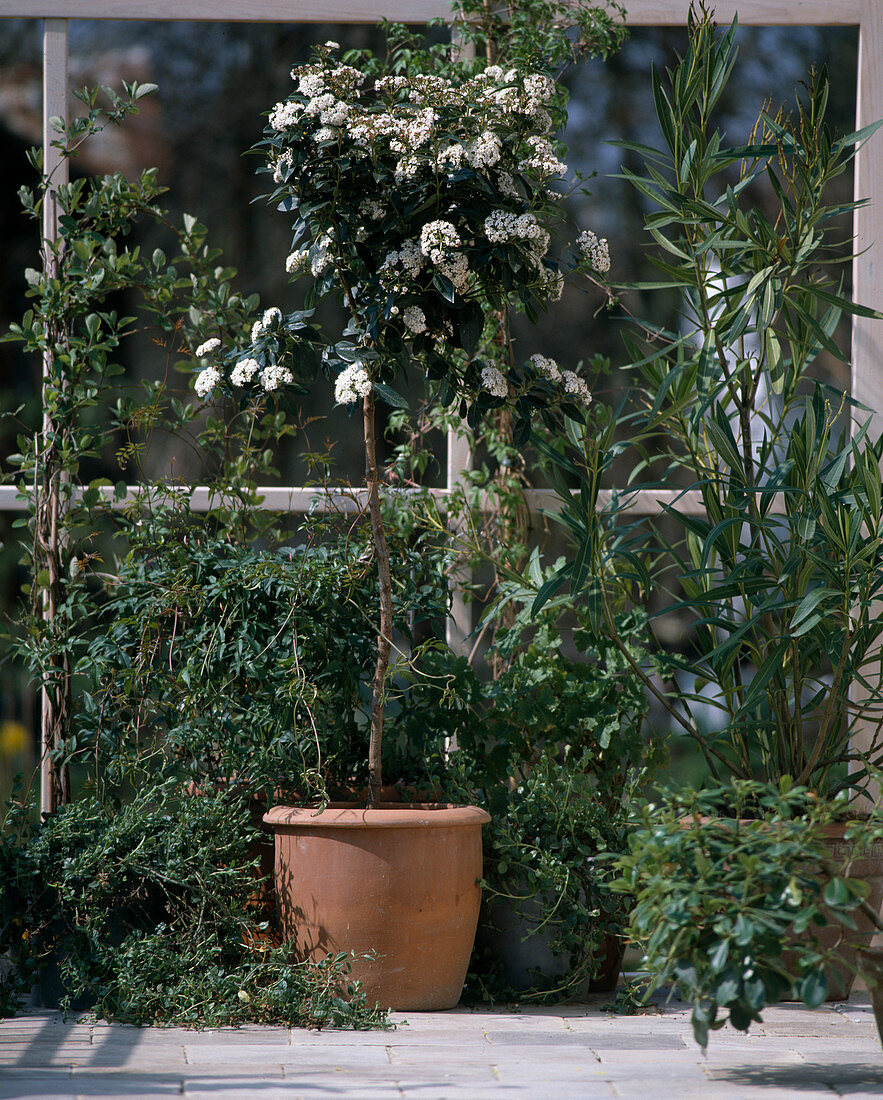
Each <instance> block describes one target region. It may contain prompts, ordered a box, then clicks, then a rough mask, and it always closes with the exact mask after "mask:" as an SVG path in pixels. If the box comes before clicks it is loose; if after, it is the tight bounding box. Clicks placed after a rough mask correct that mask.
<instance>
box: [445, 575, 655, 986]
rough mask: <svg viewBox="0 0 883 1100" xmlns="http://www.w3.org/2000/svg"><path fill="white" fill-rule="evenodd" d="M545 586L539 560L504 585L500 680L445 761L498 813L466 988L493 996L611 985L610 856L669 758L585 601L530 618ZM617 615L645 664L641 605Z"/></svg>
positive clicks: (635, 684) (614, 946) (627, 671)
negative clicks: (643, 791)
mask: <svg viewBox="0 0 883 1100" xmlns="http://www.w3.org/2000/svg"><path fill="white" fill-rule="evenodd" d="M542 582H543V572H542V570H541V568H540V566H539V562H538V560H537V557H536V556H534V558H533V559H532V560H531V562H530V563H529V566H528V569H527V570H526V571H525V574H524V575H523V576H522V577H520V578H518V577H510V579H509V580H508V581H506V582H504V583H502V584H501V586H500V591H499V600H498V604H497V606H496V608H495V609H493V610H494V611H495V612H496V615H497V620H498V621H497V623H496V625H497V628H498V629H497V631H496V633H495V637H494V645H493V647H492V649H491V651H490V652H489V654H488V657H489V658H491V659H492V660H493V661H494V663H496V664H497V666H498V675H497V677H496V679H494V680H492V681H490V682H489V683H488V684H487V685H486V686H485V687H484V689H483V691H482V697H481V698H480V700H479V701H478V702H477V705H476V706H475V708H474V709H475V713H474V720H473V721H472V722H471V723H466V724H465V728H463V729H462V730H460V731H459V732H458V735H457V750H456V751H455V752H453V753H451V754H450V758H449V761H448V764H449V768H450V770H451V771H453V772H454V774H455V775H457V776H458V777H459V779H460V781H461V782H462V783H463V785H464V787H465V789H467V790H478V791H480V792H481V798H482V800H483V802H484V803H485V804H486V805H487V806H488V809H489V810H490V813H491V816H492V822H491V824H490V825H489V826H488V828H487V829H486V830H485V882H484V908H483V916H482V917H481V918H480V921H479V933H478V937H477V940H476V943H477V950H476V956H475V959H474V961H473V965H472V968H471V976H470V988H471V989H475V990H480V991H481V995H482V996H483V997H485V998H487V999H493V1000H501V999H520V1000H526V999H531V1000H542V1001H547V1002H549V1001H552V1002H554V1001H560V1000H566V999H574V998H577V997H580V996H582V995H583V994H585V993H587V992H590V991H593V990H596V991H604V990H605V989H606V990H607V991H609V990H610V989H613V988H615V986H616V983H617V980H618V977H619V968H620V966H619V964H620V962H621V957H622V948H623V940H622V933H623V930H624V927H625V924H626V922H627V918H628V913H627V906H628V901H627V899H626V898H625V897H623V896H622V895H616V894H614V893H612V892H611V891H610V889H609V882H610V880H611V879H612V877H613V874H612V865H611V863H610V862H609V858H608V857H609V855H610V854H611V853H616V852H622V851H624V850H625V835H626V831H627V824H628V821H629V817H630V813H631V805H632V802H633V799H634V798H635V797H636V796H637V792H638V790H639V788H640V787H641V785H642V784H644V783H646V782H647V781H648V780H649V778H650V776H651V775H652V774H653V772H654V770H655V767H656V765H658V763H659V760H660V756H661V755H662V753H661V745H660V743H659V742H658V740H657V739H655V738H654V737H653V736H652V735H651V736H649V737H648V736H647V735H646V733H645V731H644V729H643V725H644V719H645V716H646V711H647V697H646V693H645V692H644V690H643V684H642V683H641V681H640V680H639V679H638V678H637V677H636V676H635V675H634V673H633V672H632V670H631V668H630V667H629V666H628V665H627V664H626V662H625V661H624V660H623V658H622V655H621V654H620V652H619V650H618V648H617V647H616V646H614V645H612V644H611V643H610V641H609V640H608V639H607V638H606V637H605V636H604V634H603V632H599V631H598V630H597V629H596V624H595V623H593V622H592V619H591V616H590V615H589V614H588V613H587V611H586V609H585V608H583V607H580V606H576V607H574V606H573V605H572V603H571V601H570V600H569V599H567V597H565V596H558V597H557V598H556V599H554V600H552V601H550V603H549V604H547V605H546V606H545V608H544V609H543V612H542V614H541V615H540V616H538V618H534V617H533V616H532V615H531V613H530V610H531V605H532V603H533V600H534V597H535V595H536V592H537V589H538V587H539V586H540V585H541V584H542ZM507 610H508V612H509V615H508V616H505V619H506V625H503V624H502V623H501V622H500V621H499V620H501V619H503V618H504V612H506V611H507ZM617 624H618V627H619V630H620V633H621V636H622V638H623V639H624V640H625V641H626V643H627V644H628V645H629V646H630V648H631V650H632V652H633V654H634V655H635V656H636V658H637V659H639V660H641V659H642V658H643V657H644V656H645V651H644V649H643V646H642V636H643V634H644V629H645V623H644V616H643V614H642V613H641V612H635V611H629V610H627V609H625V608H623V609H622V610H621V611H620V612H619V613H618V614H617Z"/></svg>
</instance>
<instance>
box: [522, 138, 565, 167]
mask: <svg viewBox="0 0 883 1100" xmlns="http://www.w3.org/2000/svg"><path fill="white" fill-rule="evenodd" d="M527 144H528V145H529V146H530V148H531V154H530V156H529V157H526V158H525V159H524V160H523V161H522V162H521V169H522V171H528V170H533V171H534V172H539V174H540V175H542V176H563V175H564V173H565V172H566V171H567V165H566V164H565V163H564V162H563V161H561V160H559V159H558V157H557V156H555V150H554V149H553V148H552V143H551V141H549V139H548V138H544V137H536V136H534V137H529V138H528V139H527Z"/></svg>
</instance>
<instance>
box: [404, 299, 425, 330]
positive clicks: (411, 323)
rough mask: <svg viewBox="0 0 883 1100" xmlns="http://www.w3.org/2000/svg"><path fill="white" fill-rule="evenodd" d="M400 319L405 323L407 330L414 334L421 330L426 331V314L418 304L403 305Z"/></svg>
mask: <svg viewBox="0 0 883 1100" xmlns="http://www.w3.org/2000/svg"><path fill="white" fill-rule="evenodd" d="M402 320H403V321H404V323H405V328H406V329H408V331H409V332H413V333H414V335H415V336H417V335H419V334H420V333H421V332H426V314H425V313H424V312H423V310H422V309H421V308H420V306H405V310H404V312H403V313H402Z"/></svg>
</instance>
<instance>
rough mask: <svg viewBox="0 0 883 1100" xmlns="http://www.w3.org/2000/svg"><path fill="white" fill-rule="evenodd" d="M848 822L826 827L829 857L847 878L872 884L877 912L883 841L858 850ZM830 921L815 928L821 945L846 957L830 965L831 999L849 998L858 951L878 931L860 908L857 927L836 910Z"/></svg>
mask: <svg viewBox="0 0 883 1100" xmlns="http://www.w3.org/2000/svg"><path fill="white" fill-rule="evenodd" d="M847 828H849V825H848V824H838V825H829V826H828V827H827V828H826V829H825V844H826V846H827V848H828V851H829V859H830V861H831V863H833V864H834V865H835V866H836V867H837V868H838V869H839V870H840V873H841V875H842V876H843V877H844V878H847V877H848V878H854V879H860V880H861V881H863V882H866V883H867V884H868V886H869V887H870V890H869V892H868V896H867V898H866V899H865V900H866V901H867V903H868V905H869V906H870V907H871V909H872V910H873V911H874V912H875V913H878V914H879V913H880V910H881V908H883V844H873V845H871V847H870V848H865V849H862V850H859V851H856V849H855V845H854V844H848V843H847V842H846V840H844V833H845V832H846V830H847ZM826 916H827V917H828V920H829V922H830V923H828V924H826V925H825V926H824V927H823V928H817V929H816V930H815V932H816V935H817V936H818V938H819V945H820V947H822V948H824V949H825V950H829V949H832V948H834V949H836V952H837V955H838V956H839V958H840V959H842V960H843V962H842V965H838V964H832V965H831V966H829V967H828V968H827V971H826V973H827V978H828V998H827V999H828V1000H829V1001H845V1000H846V998H847V997H848V996H849V992H850V990H851V989H852V984H853V982H854V981H855V975H856V971H857V970H858V968H859V966H858V952H859V949H860V948H865V947H869V946H870V943H871V938H872V936H873V935H874V933H875V932H876V928H875V926H874V923H873V922H872V921H871V919H870V917H868V916H867V915H866V914H865V913H863V912H862V911H861V910H860V909H854V910H853V911H852V918H853V920H854V921H855V924H856V928H855V929H852V928H848V927H847V926H846V925H844V924H843V923H842V922H841V921H840V920H839V919H838V918H837V917H836V916H835V915H834V914H832V913H829V912H827V911H826Z"/></svg>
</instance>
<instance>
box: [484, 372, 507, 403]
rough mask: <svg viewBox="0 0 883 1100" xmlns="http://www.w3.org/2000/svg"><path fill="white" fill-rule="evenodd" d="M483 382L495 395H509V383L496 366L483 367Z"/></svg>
mask: <svg viewBox="0 0 883 1100" xmlns="http://www.w3.org/2000/svg"><path fill="white" fill-rule="evenodd" d="M481 384H482V386H484V388H485V389H486V390H487V391H488V392H489V393H491V394H493V396H494V397H508V396H509V383H508V382H507V381H506V379H505V378H504V377H503V375H502V374H501V372H500V371H498V370H497V368H496V367H482V370H481Z"/></svg>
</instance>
